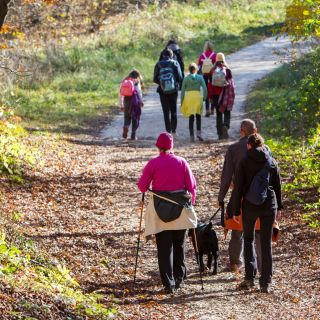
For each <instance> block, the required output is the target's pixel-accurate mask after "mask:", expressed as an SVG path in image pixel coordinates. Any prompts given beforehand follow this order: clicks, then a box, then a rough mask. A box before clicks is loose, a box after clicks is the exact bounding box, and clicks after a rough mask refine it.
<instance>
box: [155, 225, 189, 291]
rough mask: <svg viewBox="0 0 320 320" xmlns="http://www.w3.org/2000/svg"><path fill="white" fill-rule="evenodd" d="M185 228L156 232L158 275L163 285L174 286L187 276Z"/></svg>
mask: <svg viewBox="0 0 320 320" xmlns="http://www.w3.org/2000/svg"><path fill="white" fill-rule="evenodd" d="M185 234H186V230H169V231H162V232H159V233H157V234H156V239H157V248H158V263H159V269H160V277H161V281H162V284H163V285H164V286H165V287H171V288H174V287H175V284H176V283H177V282H181V281H182V280H184V279H185V278H186V276H187V269H186V265H185V263H184V259H185V245H184V241H185Z"/></svg>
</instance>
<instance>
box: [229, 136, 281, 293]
mask: <svg viewBox="0 0 320 320" xmlns="http://www.w3.org/2000/svg"><path fill="white" fill-rule="evenodd" d="M247 149H248V150H247V154H246V156H245V157H244V158H243V159H242V160H241V161H240V164H239V166H238V169H237V172H236V176H235V181H234V183H235V190H234V191H235V207H234V208H235V216H238V215H239V214H240V210H241V209H242V223H243V232H244V260H245V279H244V281H243V282H241V283H240V285H239V289H249V288H251V287H253V286H254V279H255V276H256V273H257V261H256V255H255V252H254V230H255V223H256V220H257V219H258V218H260V241H261V255H262V256H261V264H262V266H261V277H260V281H259V282H260V290H261V292H265V293H268V292H269V290H270V284H271V279H272V245H271V239H272V229H273V224H274V221H275V218H277V220H278V221H279V219H280V218H281V210H282V209H283V205H282V197H281V179H280V174H279V168H278V165H277V163H276V161H275V160H274V159H273V158H272V156H271V153H270V150H269V149H268V148H267V147H266V146H265V145H264V141H263V138H262V137H261V136H260V135H259V134H257V133H254V134H252V135H250V136H249V137H248V142H247ZM264 167H266V168H267V170H268V171H269V186H268V188H267V197H266V199H265V200H264V202H263V203H262V204H259V205H257V204H253V203H251V202H250V201H249V200H247V199H246V197H247V196H248V190H249V188H250V184H251V182H252V180H253V179H254V177H255V176H256V174H257V173H258V172H261V171H260V170H261V169H262V168H264Z"/></svg>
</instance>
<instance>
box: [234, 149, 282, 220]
mask: <svg viewBox="0 0 320 320" xmlns="http://www.w3.org/2000/svg"><path fill="white" fill-rule="evenodd" d="M270 156H271V155H270V152H269V150H268V149H267V148H266V147H261V148H257V149H250V150H248V151H247V153H246V156H245V157H244V158H243V159H242V160H241V161H240V163H239V166H238V168H237V172H236V175H235V181H234V183H235V190H234V193H235V199H234V201H235V202H234V204H235V207H234V210H235V212H234V214H235V215H239V214H240V208H241V203H242V199H244V202H245V201H246V200H245V195H246V193H247V192H248V190H249V187H250V184H251V181H252V179H253V177H254V176H255V175H256V174H257V173H258V172H259V171H260V170H261V169H262V168H263V167H264V165H265V163H266V162H267V159H268V158H269V157H270ZM271 162H272V165H271V168H270V179H269V188H268V196H267V199H266V200H265V202H264V203H263V204H261V205H260V206H255V205H253V204H252V205H251V206H252V208H253V209H254V208H257V207H259V208H260V209H266V210H268V209H269V208H270V209H271V208H272V207H275V208H276V209H278V210H280V209H282V208H283V205H282V197H281V179H280V173H279V168H278V165H277V163H276V161H275V160H274V159H273V158H272V161H271ZM247 204H248V203H247ZM249 205H250V204H249Z"/></svg>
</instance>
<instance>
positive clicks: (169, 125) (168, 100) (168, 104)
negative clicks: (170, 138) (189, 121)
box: [159, 92, 178, 133]
mask: <svg viewBox="0 0 320 320" xmlns="http://www.w3.org/2000/svg"><path fill="white" fill-rule="evenodd" d="M159 95H160V102H161V106H162V110H163V116H164V123H165V126H166V131H167V132H169V133H176V129H177V99H178V93H177V92H176V93H170V94H164V93H162V92H160V93H159Z"/></svg>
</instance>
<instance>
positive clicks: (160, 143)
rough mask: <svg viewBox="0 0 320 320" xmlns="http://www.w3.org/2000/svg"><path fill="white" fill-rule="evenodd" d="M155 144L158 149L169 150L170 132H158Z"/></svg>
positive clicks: (171, 140)
mask: <svg viewBox="0 0 320 320" xmlns="http://www.w3.org/2000/svg"><path fill="white" fill-rule="evenodd" d="M156 146H157V147H158V148H159V149H165V150H170V149H172V148H173V137H172V135H171V134H170V133H168V132H162V133H160V135H159V137H158V139H157V142H156Z"/></svg>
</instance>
